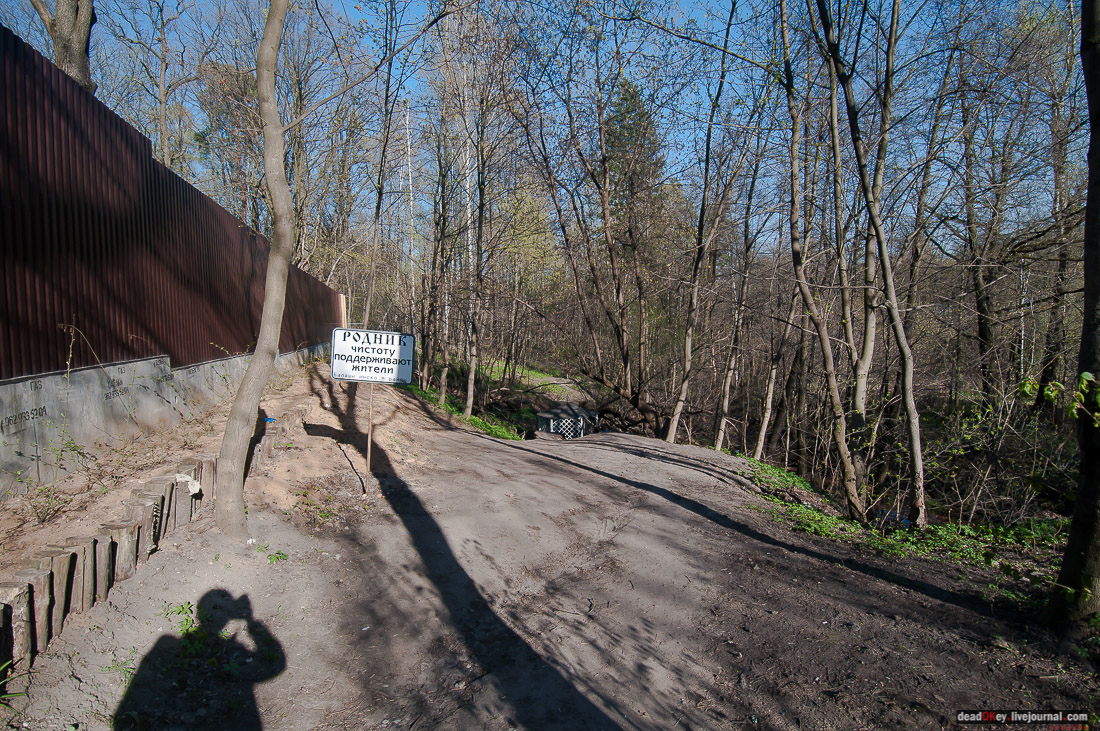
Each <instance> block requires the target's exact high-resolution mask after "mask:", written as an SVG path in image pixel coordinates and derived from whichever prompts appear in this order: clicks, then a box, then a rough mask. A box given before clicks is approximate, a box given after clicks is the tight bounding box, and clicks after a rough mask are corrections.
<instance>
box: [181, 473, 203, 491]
mask: <svg viewBox="0 0 1100 731" xmlns="http://www.w3.org/2000/svg"><path fill="white" fill-rule="evenodd" d="M176 484H177V485H187V489H188V491H189V492H190V493H191V496H192V497H194V496H195V495H198V494H199V493H200V492H202V486H201V485H199V481H198V480H196V479H195V478H194V477H192V476H191V475H185V474H183V473H180V472H177V473H176Z"/></svg>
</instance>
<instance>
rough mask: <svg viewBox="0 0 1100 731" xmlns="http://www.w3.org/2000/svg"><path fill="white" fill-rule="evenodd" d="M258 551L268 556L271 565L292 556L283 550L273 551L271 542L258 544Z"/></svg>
mask: <svg viewBox="0 0 1100 731" xmlns="http://www.w3.org/2000/svg"><path fill="white" fill-rule="evenodd" d="M299 494H300V493H299ZM256 553H263V554H265V555H266V556H267V562H268V563H269V564H271V565H275V564H277V563H279V562H280V561H286V560H287V559H288V558H290V556H288V555H287V554H286V553H284V552H283V551H272V550H271V544H270V543H258V544H256Z"/></svg>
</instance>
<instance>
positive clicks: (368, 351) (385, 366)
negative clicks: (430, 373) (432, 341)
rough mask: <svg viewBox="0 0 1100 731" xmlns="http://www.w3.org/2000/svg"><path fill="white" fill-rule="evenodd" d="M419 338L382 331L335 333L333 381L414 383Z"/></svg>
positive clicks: (343, 329)
mask: <svg viewBox="0 0 1100 731" xmlns="http://www.w3.org/2000/svg"><path fill="white" fill-rule="evenodd" d="M415 351H416V338H415V337H414V336H413V335H410V334H409V333H392V332H384V331H380V330H349V329H348V328H344V327H338V328H336V329H334V330H333V331H332V355H331V359H330V363H331V364H332V377H333V378H335V379H337V380H339V381H359V382H361V383H412V377H413V354H414V353H415Z"/></svg>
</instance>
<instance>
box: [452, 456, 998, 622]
mask: <svg viewBox="0 0 1100 731" xmlns="http://www.w3.org/2000/svg"><path fill="white" fill-rule="evenodd" d="M472 436H475V437H478V438H485V439H490V437H488V436H485V435H481V434H473V435H472ZM493 442H494V443H495V444H498V445H500V446H505V447H509V448H511V449H515V450H518V451H521V452H527V453H529V454H531V455H533V456H536V457H541V458H543V459H547V460H551V461H554V462H559V463H561V464H566V465H569V466H570V467H574V468H576V469H578V470H583V471H586V472H591V473H593V474H596V475H599V476H600V477H605V478H607V479H609V480H613V481H615V482H618V483H620V484H623V485H626V486H628V487H632V488H635V489H637V490H642V491H645V492H648V493H650V494H651V495H655V496H657V497H659V498H661V499H663V500H667V501H668V502H670V503H672V504H673V505H676V506H678V507H680V508H682V509H684V510H687V511H689V512H691V513H694V514H695V515H698V516H699V517H701V518H704V519H706V520H709V521H710V522H712V523H714V524H715V525H718V526H721V527H722V528H726V529H728V530H731V531H736V532H737V533H740V534H742V535H744V536H746V537H748V538H752V539H753V540H756V541H759V542H760V543H764V544H767V545H770V546H774V547H775V548H778V549H782V550H783V551H787V552H790V553H795V554H799V555H802V556H805V557H807V558H812V559H816V560H818V561H822V562H824V563H827V564H832V565H835V566H839V567H842V568H845V569H849V570H851V571H856V572H858V573H861V574H864V575H866V576H869V577H871V578H874V579H878V580H880V581H884V582H888V583H890V584H894V585H896V586H901V587H905V588H907V589H911V590H913V591H916V592H919V593H921V594H924V595H925V596H927V597H929V598H931V599H935V600H937V601H940V602H944V603H947V604H953V605H955V606H957V607H960V608H962V609H966V610H968V611H972V612H976V613H978V614H982V615H985V616H992V614H993V612H992V607H991V606H990V604H989V602H988V601H986V600H984V599H982V598H981V597H979V596H977V595H967V594H961V593H959V592H956V591H952V590H950V589H946V588H943V587H941V586H936V585H935V584H931V583H928V582H926V581H922V580H920V579H916V578H913V577H910V576H905V575H903V574H900V573H897V572H895V571H890V570H889V569H885V568H882V567H879V566H875V565H873V564H871V563H868V562H866V561H861V560H859V559H854V558H850V557H841V556H836V555H833V554H831V553H828V552H826V551H824V550H819V549H817V548H811V547H809V546H802V545H798V544H796V543H790V542H788V541H784V540H781V539H779V538H776V537H775V536H771V535H768V534H767V533H763V532H761V531H759V530H757V529H756V528H753V527H752V526H750V525H748V524H746V523H744V522H742V521H739V520H736V519H734V518H731V517H730V516H728V515H726V514H725V513H721V512H719V511H717V510H715V509H714V508H711V507H710V506H708V505H706V504H705V503H702V502H700V501H698V500H695V499H693V498H689V497H685V496H683V495H680V494H679V493H676V492H673V491H672V490H669V489H667V488H663V487H659V486H657V485H652V484H650V483H647V482H643V481H641V480H636V479H631V478H628V477H624V476H620V475H615V474H612V473H610V472H606V471H604V470H600V469H597V468H595V467H592V466H590V465H586V464H582V463H580V462H576V461H573V460H571V459H568V458H566V457H562V456H559V455H554V454H547V453H546V452H541V451H538V450H534V449H530V448H529V447H524V446H521V445H520V444H516V443H513V442H505V441H501V440H496V439H494V440H493ZM727 481H728V480H727ZM1002 609H1003V610H1004V612H1006V613H1013V614H1015V613H1016V610H1014V609H1013V608H1011V607H1003V608H1002Z"/></svg>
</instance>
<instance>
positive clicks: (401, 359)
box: [329, 327, 416, 475]
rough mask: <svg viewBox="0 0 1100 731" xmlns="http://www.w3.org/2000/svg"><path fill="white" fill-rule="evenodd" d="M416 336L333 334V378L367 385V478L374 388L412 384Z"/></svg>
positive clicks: (364, 332)
mask: <svg viewBox="0 0 1100 731" xmlns="http://www.w3.org/2000/svg"><path fill="white" fill-rule="evenodd" d="M415 353H416V336H414V335H412V334H411V333H396V332H386V331H382V330H352V329H350V328H346V327H338V328H335V329H334V330H333V331H332V351H331V353H330V356H329V363H330V365H331V371H332V377H333V378H334V379H335V380H338V381H354V382H356V383H369V384H370V396H369V397H368V400H367V474H368V475H369V474H372V473H371V453H372V451H373V450H372V448H373V446H374V384H376V383H390V384H405V383H412V374H413V356H414V355H415Z"/></svg>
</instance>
